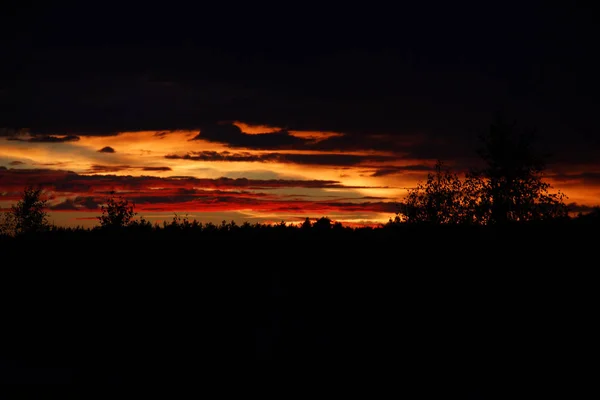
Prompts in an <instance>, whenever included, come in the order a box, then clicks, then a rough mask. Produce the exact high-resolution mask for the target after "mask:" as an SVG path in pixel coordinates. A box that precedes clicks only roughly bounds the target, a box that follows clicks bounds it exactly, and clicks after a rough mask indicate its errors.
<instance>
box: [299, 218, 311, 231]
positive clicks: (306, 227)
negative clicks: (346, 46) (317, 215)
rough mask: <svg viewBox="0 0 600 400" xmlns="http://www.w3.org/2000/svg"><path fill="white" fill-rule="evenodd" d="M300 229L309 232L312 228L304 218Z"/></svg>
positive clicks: (308, 219) (307, 219)
mask: <svg viewBox="0 0 600 400" xmlns="http://www.w3.org/2000/svg"><path fill="white" fill-rule="evenodd" d="M301 227H302V229H304V230H310V228H312V223H311V222H310V218H308V217H306V219H305V220H304V222H303V223H302V225H301Z"/></svg>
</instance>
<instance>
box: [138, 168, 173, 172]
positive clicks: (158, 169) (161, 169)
mask: <svg viewBox="0 0 600 400" xmlns="http://www.w3.org/2000/svg"><path fill="white" fill-rule="evenodd" d="M142 171H155V172H165V171H171V167H142Z"/></svg>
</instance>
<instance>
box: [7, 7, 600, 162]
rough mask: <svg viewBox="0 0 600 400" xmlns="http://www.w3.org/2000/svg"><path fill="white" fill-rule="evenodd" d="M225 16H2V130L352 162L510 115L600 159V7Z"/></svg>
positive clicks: (428, 145) (464, 139)
mask: <svg viewBox="0 0 600 400" xmlns="http://www.w3.org/2000/svg"><path fill="white" fill-rule="evenodd" d="M212 4H213V5H211V6H208V5H204V4H202V6H200V5H198V6H196V7H197V8H195V7H194V6H190V7H191V8H189V9H187V10H186V11H187V12H186V13H183V14H182V13H181V12H177V11H176V10H175V9H174V8H171V7H169V6H168V5H165V6H164V7H160V8H159V9H157V10H158V11H153V10H152V9H149V8H145V9H144V10H140V9H139V7H134V6H129V5H124V4H123V5H121V6H120V8H119V13H114V11H111V10H109V9H108V8H107V9H106V10H95V12H94V13H92V14H89V13H86V15H88V16H87V17H86V18H85V19H81V18H79V15H80V13H81V12H83V11H84V10H82V9H81V8H78V7H69V8H64V7H60V6H41V8H36V10H38V11H36V12H35V13H31V12H30V11H29V10H26V9H25V7H24V8H23V10H21V11H19V10H17V11H14V12H10V13H4V14H3V18H5V19H4V20H3V21H2V23H0V29H1V32H0V33H1V35H0V37H2V38H4V39H3V41H2V49H3V58H4V59H9V60H16V61H15V62H10V63H1V65H0V120H1V121H3V124H6V125H7V126H11V127H28V128H30V130H31V132H32V133H34V134H39V135H51V134H56V133H65V134H69V135H109V134H116V133H117V132H121V131H136V130H161V131H168V130H173V129H194V130H195V129H198V130H201V131H202V134H201V136H204V137H205V138H207V140H212V141H222V142H223V143H229V144H230V145H231V146H232V147H236V148H240V147H248V148H256V149H259V148H260V149H270V150H275V149H281V148H288V147H290V148H299V147H298V146H300V147H302V146H305V145H306V143H304V142H303V141H302V140H301V139H298V138H293V137H292V136H290V135H289V134H287V133H286V131H282V132H280V133H277V134H267V135H259V136H257V137H254V135H243V134H242V133H240V132H237V131H235V130H231V128H229V131H226V129H225V130H224V129H222V127H220V126H218V125H217V128H215V124H217V123H218V122H220V121H234V120H238V121H244V122H246V123H254V124H264V125H270V126H278V127H282V128H285V129H287V130H290V131H291V130H313V131H314V130H322V131H334V132H342V133H345V134H347V136H345V137H344V138H343V139H342V138H338V139H336V140H333V139H332V140H327V141H323V142H320V143H319V146H322V148H323V149H329V148H331V149H332V150H341V151H344V150H349V149H352V148H357V149H361V150H362V149H366V148H377V149H379V148H382V147H383V146H384V144H385V142H386V141H385V140H379V139H375V136H373V135H374V134H377V135H389V138H390V139H389V140H388V142H389V143H390V144H391V143H396V142H398V143H402V142H403V139H404V138H406V137H413V136H414V135H420V134H423V135H425V136H426V137H427V141H426V142H425V143H424V144H423V148H422V149H419V150H418V151H417V149H415V153H414V154H415V157H416V158H427V159H429V158H443V159H446V158H453V157H456V156H457V154H460V153H461V152H466V151H467V150H468V145H469V141H470V140H471V139H470V138H471V137H472V136H473V135H475V134H476V133H479V132H480V131H482V130H485V129H487V124H488V123H489V122H490V121H491V115H492V114H493V113H494V112H496V111H498V110H499V109H505V110H508V111H509V112H510V113H511V114H513V115H514V116H515V117H516V118H517V120H519V121H520V122H521V123H523V124H525V125H527V126H535V127H538V129H539V131H540V132H542V135H543V141H544V142H545V143H548V147H549V148H550V150H553V151H554V152H556V153H559V154H561V153H563V150H564V149H565V148H567V149H568V152H566V153H565V155H564V157H565V162H572V161H573V160H577V159H578V155H581V154H582V153H584V152H585V154H586V162H590V163H593V162H595V160H594V158H593V157H594V154H597V153H598V151H599V150H600V142H599V139H598V135H596V134H595V132H597V131H598V129H599V124H600V120H599V119H598V118H597V117H596V115H597V112H596V111H597V102H596V101H595V99H596V97H597V93H598V91H599V89H600V78H599V75H598V73H597V71H598V69H599V67H600V65H599V64H598V59H597V57H595V54H594V52H591V51H590V49H593V48H594V47H595V45H596V43H595V41H594V39H593V38H595V37H598V36H600V35H598V33H599V32H598V29H599V28H598V27H599V26H598V24H596V23H595V22H594V20H593V16H594V15H595V13H594V12H593V11H594V10H593V9H592V8H591V6H584V5H581V4H575V3H573V4H561V5H560V6H556V5H552V4H549V3H548V4H537V2H532V3H531V4H529V3H528V4H519V6H518V8H515V7H510V6H506V7H495V6H493V5H491V4H488V3H487V2H480V3H478V4H477V5H473V4H469V5H468V6H459V5H456V4H454V3H453V4H451V5H447V6H446V5H443V4H436V6H435V7H434V8H435V9H436V13H432V12H431V5H421V3H419V2H413V3H412V4H410V5H403V12H402V15H401V16H399V15H398V14H397V13H386V12H382V10H381V8H379V7H375V6H373V7H369V6H365V7H358V8H354V9H353V8H351V7H347V8H345V9H344V10H343V15H342V14H340V11H339V10H338V9H336V8H335V7H333V8H332V9H333V11H328V10H326V8H325V7H320V8H319V12H318V13H316V12H314V9H313V8H312V7H305V8H303V7H296V8H295V11H294V13H288V14H286V15H285V17H280V16H277V15H276V16H275V17H271V14H270V13H267V12H265V11H264V9H261V8H260V7H258V6H256V5H255V4H252V5H251V6H248V8H244V9H243V10H240V11H239V14H237V15H233V14H235V13H231V12H230V10H227V12H223V11H224V10H223V9H221V8H220V7H221V6H218V5H216V4H217V2H213V3H212ZM217 9H218V10H217ZM236 9H239V7H238V5H236ZM515 10H517V11H515ZM179 11H180V9H179ZM140 13H141V14H140ZM117 14H118V15H117ZM142 14H143V15H142ZM199 15H204V16H206V15H210V17H209V18H202V19H201V20H200V22H199V20H198V16H199ZM219 16H222V17H219ZM109 20H110V21H116V22H115V23H111V29H105V27H106V21H109ZM149 21H153V23H155V24H156V25H157V26H158V24H160V26H161V29H155V30H149V29H148V26H149V25H148V24H149V23H150V22H149ZM307 21H310V26H311V27H312V28H306V29H303V28H302V29H301V28H298V27H306V26H307V23H308V22H307ZM117 22H118V23H117ZM224 27H226V28H224ZM74 32H76V34H74ZM140 32H143V34H140ZM215 32H219V34H215ZM182 38H183V39H184V40H182ZM208 38H210V40H209V39H208ZM38 39H39V40H38ZM115 60H118V62H115ZM174 60H176V61H174ZM211 126H212V128H210V127H211ZM203 128H204V129H203ZM0 135H4V133H2V132H0ZM367 136H368V138H369V140H364V138H365V137H367ZM438 143H439V144H438ZM364 146H366V147H364ZM395 148H396V145H394V146H391V147H388V149H391V150H393V149H395ZM469 154H470V151H469Z"/></svg>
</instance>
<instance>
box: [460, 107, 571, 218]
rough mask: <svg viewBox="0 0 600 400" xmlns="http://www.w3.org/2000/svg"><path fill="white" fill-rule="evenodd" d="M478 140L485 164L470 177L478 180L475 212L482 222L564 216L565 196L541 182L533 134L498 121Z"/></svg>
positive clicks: (541, 168)
mask: <svg viewBox="0 0 600 400" xmlns="http://www.w3.org/2000/svg"><path fill="white" fill-rule="evenodd" d="M481 140H482V143H483V147H482V148H481V149H480V151H479V154H480V156H481V158H482V159H483V161H484V162H485V164H486V165H485V167H484V168H482V169H481V170H474V171H472V173H471V177H472V178H474V179H478V180H479V183H480V186H479V188H480V190H479V194H480V199H479V207H480V210H479V213H480V215H482V218H483V219H484V220H485V221H486V222H489V223H506V222H515V221H521V222H523V221H537V220H542V219H548V218H559V217H565V216H567V207H566V205H565V204H564V200H565V198H566V196H565V195H564V194H563V193H561V192H560V191H559V192H558V193H550V192H549V190H550V189H551V186H550V184H549V183H547V182H544V181H543V180H542V179H543V172H544V170H545V163H544V160H543V158H542V157H541V156H540V155H539V154H538V153H536V151H535V150H534V148H533V144H534V137H533V134H531V133H526V132H520V131H519V130H517V127H516V123H507V122H506V121H505V120H503V119H502V118H498V119H497V121H496V122H495V123H493V124H492V125H491V126H490V129H489V132H488V134H487V135H483V136H481Z"/></svg>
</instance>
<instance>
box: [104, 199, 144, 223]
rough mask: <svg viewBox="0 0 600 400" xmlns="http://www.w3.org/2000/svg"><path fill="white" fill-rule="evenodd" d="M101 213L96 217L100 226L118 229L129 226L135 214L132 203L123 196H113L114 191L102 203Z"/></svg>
mask: <svg viewBox="0 0 600 400" xmlns="http://www.w3.org/2000/svg"><path fill="white" fill-rule="evenodd" d="M101 209H102V215H101V216H99V217H98V220H99V221H100V226H101V227H102V228H106V229H118V228H124V227H126V226H129V225H130V224H131V223H132V222H133V217H135V215H136V214H137V213H136V212H135V211H134V210H133V209H134V205H133V204H131V203H129V201H128V200H127V199H124V198H123V197H115V196H114V193H111V196H110V197H109V198H107V199H106V204H104V205H102V208H101Z"/></svg>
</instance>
